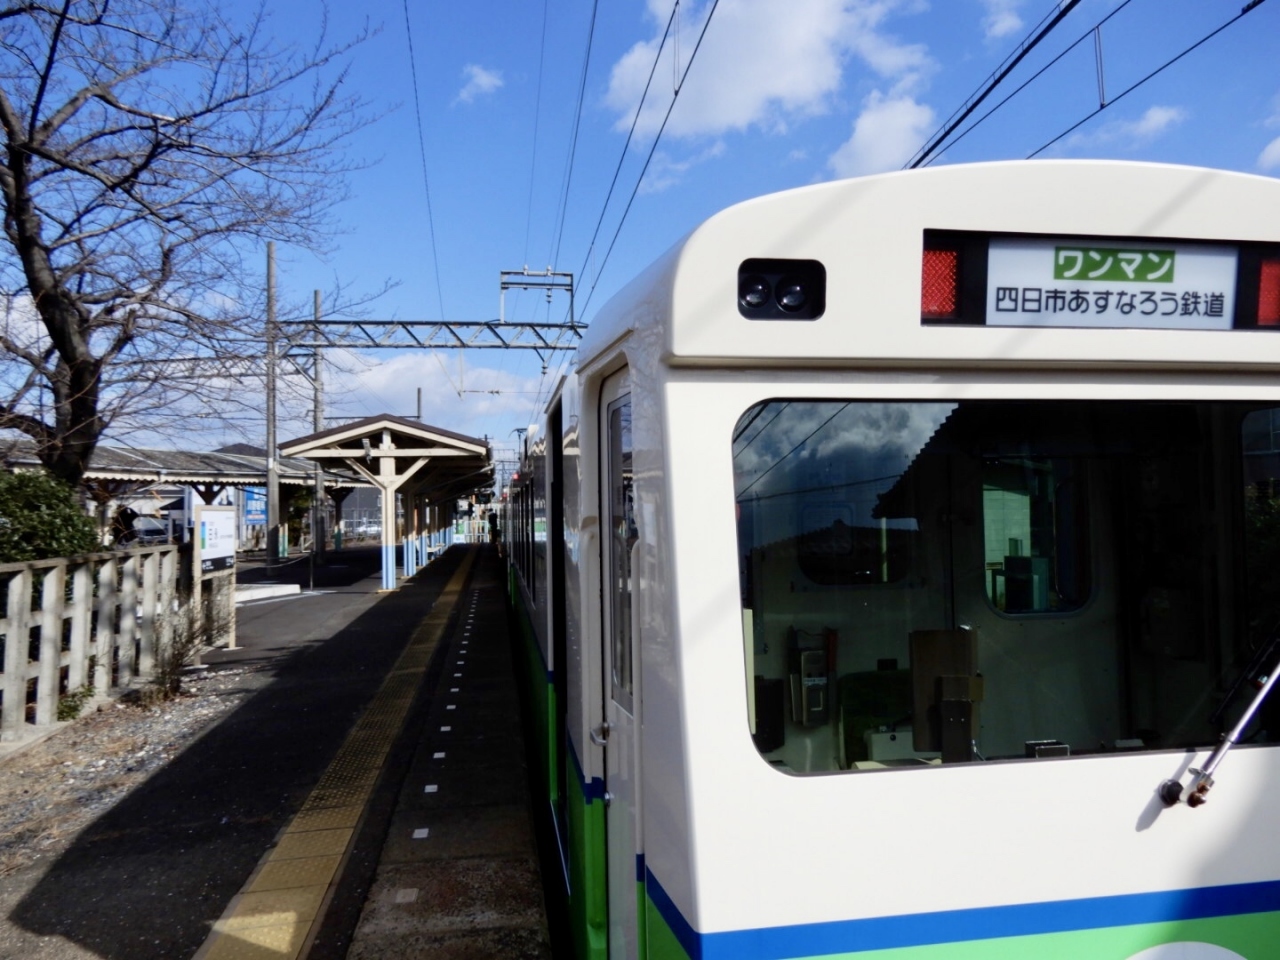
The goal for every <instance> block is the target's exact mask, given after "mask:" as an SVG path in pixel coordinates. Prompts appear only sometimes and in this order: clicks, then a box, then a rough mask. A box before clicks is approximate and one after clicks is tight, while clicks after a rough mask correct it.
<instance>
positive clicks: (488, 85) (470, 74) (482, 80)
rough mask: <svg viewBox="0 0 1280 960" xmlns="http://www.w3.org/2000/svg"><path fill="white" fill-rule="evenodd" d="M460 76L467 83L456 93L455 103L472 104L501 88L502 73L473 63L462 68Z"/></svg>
mask: <svg viewBox="0 0 1280 960" xmlns="http://www.w3.org/2000/svg"><path fill="white" fill-rule="evenodd" d="M462 75H463V76H464V77H466V78H467V82H466V83H465V84H464V85H463V87H462V89H461V90H459V91H458V96H457V98H456V99H455V100H454V102H455V103H473V102H474V101H475V99H476V97H479V96H483V95H484V94H487V93H493V92H494V91H495V90H498V89H500V88H501V87H502V83H503V81H502V71H501V70H489V69H486V68H485V67H482V66H480V65H479V64H475V63H468V64H467V65H466V66H465V67H463V68H462Z"/></svg>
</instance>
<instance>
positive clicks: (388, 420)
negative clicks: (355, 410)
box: [280, 414, 493, 501]
mask: <svg viewBox="0 0 1280 960" xmlns="http://www.w3.org/2000/svg"><path fill="white" fill-rule="evenodd" d="M280 452H281V454H282V455H284V456H285V457H306V458H308V459H313V460H320V461H322V462H328V461H335V460H336V461H338V462H340V463H344V464H346V465H347V467H349V468H350V469H351V470H353V471H355V472H356V473H358V474H360V475H361V476H363V477H364V478H365V479H366V480H368V481H369V482H370V483H373V484H375V485H377V486H378V487H379V488H380V489H382V490H383V491H384V492H390V491H395V490H400V489H403V490H404V491H405V492H406V493H414V494H418V495H421V496H424V497H426V498H428V499H430V500H435V501H442V500H446V499H451V498H456V497H461V496H465V495H467V494H469V493H472V492H474V491H477V490H486V489H488V488H489V487H491V486H492V485H493V461H492V455H491V451H490V449H489V443H488V441H487V440H483V439H480V438H478V437H468V436H466V435H465V434H461V433H456V432H455V431H453V430H446V429H444V428H443V427H435V426H432V425H431V424H429V423H422V422H420V421H418V420H409V419H406V418H405V417H396V416H392V415H391V414H382V415H380V416H374V417H365V418H364V419H363V420H357V421H355V422H354V423H348V424H344V425H343V426H340V427H333V428H331V429H329V430H321V431H320V432H318V433H312V434H308V435H307V436H305V437H299V438H298V439H296V440H290V441H288V442H286V443H283V444H281V445H280Z"/></svg>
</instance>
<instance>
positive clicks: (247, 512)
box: [244, 487, 267, 526]
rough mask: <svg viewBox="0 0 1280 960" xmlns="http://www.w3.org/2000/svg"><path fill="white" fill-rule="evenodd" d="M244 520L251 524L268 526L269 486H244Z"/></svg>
mask: <svg viewBox="0 0 1280 960" xmlns="http://www.w3.org/2000/svg"><path fill="white" fill-rule="evenodd" d="M244 522H245V523H247V524H248V525H249V526H266V523H267V488H266V487H245V488H244Z"/></svg>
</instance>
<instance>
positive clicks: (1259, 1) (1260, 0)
mask: <svg viewBox="0 0 1280 960" xmlns="http://www.w3.org/2000/svg"><path fill="white" fill-rule="evenodd" d="M1264 3H1266V0H1251V2H1250V3H1247V4H1245V6H1244V7H1243V8H1241V10H1240V12H1239V13H1237V14H1236V15H1235V16H1233V17H1232V18H1231V19H1230V20H1227V21H1226V22H1225V23H1223V24H1222V25H1221V26H1219V27H1217V28H1215V29H1213V30H1211V31H1210V32H1209V33H1207V34H1205V35H1204V36H1203V37H1201V38H1200V39H1199V40H1197V41H1196V42H1195V43H1193V44H1191V46H1189V47H1187V48H1186V49H1184V50H1183V51H1182V52H1181V53H1179V54H1177V55H1176V56H1173V57H1170V58H1169V59H1168V60H1166V61H1165V62H1164V63H1162V64H1160V66H1158V67H1156V68H1155V69H1154V70H1152V71H1151V72H1150V73H1148V74H1147V75H1146V76H1145V77H1143V78H1142V79H1141V80H1138V81H1137V82H1135V83H1133V84H1131V85H1130V86H1128V87H1126V88H1125V89H1124V90H1122V91H1121V92H1120V93H1118V94H1117V95H1116V96H1114V97H1112V98H1111V99H1110V100H1108V101H1107V102H1106V103H1103V104H1100V105H1099V106H1098V109H1096V110H1093V111H1091V112H1090V113H1089V114H1088V115H1087V116H1085V117H1082V118H1081V119H1080V120H1078V121H1076V122H1075V123H1073V124H1072V125H1071V126H1069V127H1067V129H1065V130H1063V131H1062V132H1061V133H1060V134H1058V135H1057V136H1056V137H1054V138H1053V139H1052V140H1049V141H1048V142H1046V143H1044V144H1043V145H1042V146H1040V147H1039V148H1038V149H1036V150H1034V151H1032V152H1031V153H1029V154H1028V155H1027V159H1028V160H1030V159H1032V158H1033V157H1037V156H1039V155H1040V154H1042V153H1044V151H1046V150H1048V149H1049V148H1050V147H1051V146H1053V145H1054V144H1055V143H1057V142H1058V141H1059V140H1061V139H1062V138H1063V137H1066V136H1070V135H1071V134H1072V133H1074V132H1075V131H1076V130H1078V129H1080V127H1082V126H1083V125H1084V124H1086V123H1088V122H1089V121H1090V120H1092V119H1093V118H1094V117H1096V116H1097V115H1098V114H1100V113H1101V112H1102V111H1103V110H1105V109H1107V107H1110V106H1112V105H1113V104H1116V103H1119V102H1120V101H1121V100H1123V99H1124V98H1125V97H1127V96H1128V95H1129V94H1131V93H1133V91H1135V90H1137V89H1138V88H1139V87H1141V86H1142V85H1143V84H1144V83H1146V82H1147V81H1148V80H1150V79H1152V78H1153V77H1156V76H1158V75H1160V74H1161V73H1163V72H1164V71H1165V70H1167V69H1169V67H1171V66H1173V65H1174V64H1175V63H1177V62H1178V61H1179V60H1181V59H1182V58H1183V57H1185V56H1187V54H1189V53H1191V52H1192V51H1194V50H1196V49H1198V48H1199V47H1201V46H1203V45H1204V44H1206V43H1208V42H1209V41H1210V40H1212V39H1213V38H1214V37H1216V36H1217V35H1218V34H1220V33H1222V31H1223V30H1226V29H1227V28H1228V27H1230V26H1231V25H1232V24H1234V23H1235V22H1236V21H1238V20H1240V19H1241V18H1243V17H1245V16H1247V15H1248V14H1250V13H1252V12H1253V11H1254V10H1256V9H1258V7H1260V6H1262V5H1263V4H1264Z"/></svg>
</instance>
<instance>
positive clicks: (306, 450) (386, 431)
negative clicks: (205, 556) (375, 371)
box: [280, 414, 493, 590]
mask: <svg viewBox="0 0 1280 960" xmlns="http://www.w3.org/2000/svg"><path fill="white" fill-rule="evenodd" d="M280 455H281V456H282V457H302V458H305V459H308V460H318V461H320V462H322V463H326V464H333V463H334V462H335V461H337V462H338V463H341V464H343V465H344V466H346V467H348V468H350V469H351V470H353V471H354V472H356V473H357V474H359V475H360V476H362V477H364V478H365V479H366V480H368V481H369V482H370V483H371V484H373V485H374V486H375V487H377V488H378V492H379V494H380V500H381V506H382V588H383V589H384V590H394V589H395V587H396V582H397V578H396V573H397V564H396V547H397V546H398V544H399V541H400V537H399V536H398V533H399V531H398V530H397V524H396V496H397V494H399V495H400V497H401V499H402V500H403V504H404V538H403V544H404V556H403V569H404V574H405V576H413V574H414V573H416V572H417V569H418V567H419V566H420V565H421V564H422V563H423V562H425V560H426V557H427V555H428V553H429V552H430V551H431V550H432V549H433V548H436V547H438V546H440V545H442V544H443V542H444V540H445V538H446V537H447V533H446V531H447V529H448V528H449V526H450V524H451V523H452V520H453V504H454V503H455V502H456V501H457V500H458V498H460V497H465V496H469V495H470V494H472V493H474V492H476V491H478V490H487V489H488V488H489V487H491V486H492V485H493V459H492V455H491V453H490V450H489V444H488V443H487V442H486V441H484V440H479V439H476V438H475V437H468V436H464V435H462V434H460V433H454V432H453V431H451V430H445V429H442V428H440V427H433V426H431V425H430V424H427V423H421V422H419V421H417V420H409V419H406V418H404V417H395V416H392V415H391V414H381V415H379V416H374V417H366V418H365V419H363V420H357V421H355V422H354V423H348V424H346V425H345V426H341V427H333V428H332V429H329V430H322V431H320V432H319V433H313V434H309V435H308V436H305V437H299V438H298V439H297V440H290V441H288V442H287V443H283V444H281V445H280Z"/></svg>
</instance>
